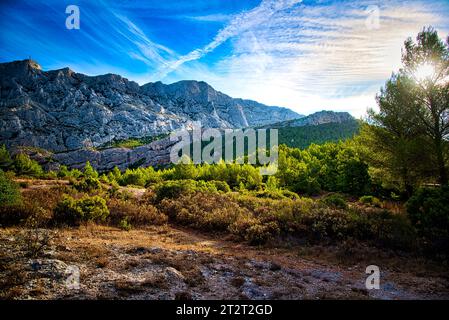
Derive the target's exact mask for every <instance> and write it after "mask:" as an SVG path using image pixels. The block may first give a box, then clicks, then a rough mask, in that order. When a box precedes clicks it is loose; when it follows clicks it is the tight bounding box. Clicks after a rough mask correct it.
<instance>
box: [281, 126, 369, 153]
mask: <svg viewBox="0 0 449 320" xmlns="http://www.w3.org/2000/svg"><path fill="white" fill-rule="evenodd" d="M359 127H360V125H359V123H358V122H357V120H355V119H352V120H348V121H343V122H340V123H336V122H330V123H323V124H318V125H306V126H300V127H284V128H278V133H279V144H286V145H287V146H289V147H293V148H301V149H304V148H307V147H308V146H309V145H311V144H312V143H315V144H323V143H326V142H337V141H339V140H346V139H349V138H352V137H353V136H354V135H355V134H357V132H358V131H359Z"/></svg>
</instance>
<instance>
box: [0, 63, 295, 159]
mask: <svg viewBox="0 0 449 320" xmlns="http://www.w3.org/2000/svg"><path fill="white" fill-rule="evenodd" d="M0 89H1V91H0V97H1V100H0V111H1V113H0V144H2V143H5V144H6V145H7V146H8V147H11V146H32V147H40V148H44V149H47V150H52V151H56V152H64V151H69V150H76V149H80V148H85V147H98V146H102V145H105V144H108V143H111V142H113V141H117V140H123V139H129V138H141V137H147V136H156V135H159V134H166V133H168V132H171V131H173V130H175V129H178V128H183V127H185V126H186V125H188V124H189V123H191V122H192V121H201V123H202V125H203V126H204V127H214V128H244V127H249V126H260V125H265V124H269V123H274V122H281V121H286V120H292V119H296V118H300V117H301V115H299V114H297V113H296V112H294V111H292V110H290V109H287V108H280V107H272V106H266V105H264V104H261V103H258V102H256V101H251V100H243V99H234V98H231V97H229V96H228V95H226V94H223V93H221V92H219V91H216V90H215V89H214V88H212V87H211V86H210V85H208V84H207V83H206V82H202V81H193V80H192V81H180V82H176V83H173V84H169V85H166V84H163V83H161V82H156V83H148V84H145V85H143V86H139V85H138V84H137V83H136V82H134V81H129V80H127V79H126V78H123V77H121V76H120V75H116V74H105V75H99V76H87V75H84V74H81V73H77V72H75V71H73V70H71V69H69V68H63V69H59V70H51V71H43V70H42V68H41V67H40V65H39V64H38V63H37V62H35V61H33V60H30V59H27V60H22V61H13V62H7V63H0Z"/></svg>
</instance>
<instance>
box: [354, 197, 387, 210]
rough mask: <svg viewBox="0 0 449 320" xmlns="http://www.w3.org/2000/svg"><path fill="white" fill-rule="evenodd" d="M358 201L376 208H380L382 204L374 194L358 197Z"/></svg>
mask: <svg viewBox="0 0 449 320" xmlns="http://www.w3.org/2000/svg"><path fill="white" fill-rule="evenodd" d="M359 202H361V203H363V204H367V205H370V206H374V207H378V208H380V207H381V205H382V202H381V201H380V200H379V199H378V198H376V197H374V196H363V197H360V199H359Z"/></svg>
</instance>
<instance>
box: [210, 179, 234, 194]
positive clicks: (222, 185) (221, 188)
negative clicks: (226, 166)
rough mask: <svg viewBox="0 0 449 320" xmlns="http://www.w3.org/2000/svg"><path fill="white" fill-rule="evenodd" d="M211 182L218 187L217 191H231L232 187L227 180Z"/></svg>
mask: <svg viewBox="0 0 449 320" xmlns="http://www.w3.org/2000/svg"><path fill="white" fill-rule="evenodd" d="M209 183H210V184H213V185H214V186H215V188H216V189H217V191H221V192H224V193H227V192H230V191H231V188H230V187H229V185H228V184H227V183H226V182H225V181H217V180H212V181H209Z"/></svg>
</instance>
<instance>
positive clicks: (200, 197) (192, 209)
mask: <svg viewBox="0 0 449 320" xmlns="http://www.w3.org/2000/svg"><path fill="white" fill-rule="evenodd" d="M229 200H230V199H228V198H225V195H222V194H218V193H215V194H211V193H207V194H205V193H202V192H198V193H196V194H183V195H181V196H179V197H178V198H177V199H164V200H163V201H162V202H161V203H160V205H159V208H160V210H161V211H163V212H165V213H166V214H167V215H168V217H169V218H170V219H171V220H173V221H174V222H177V223H179V224H182V225H187V226H191V227H194V228H198V229H203V230H205V231H212V230H213V231H226V230H227V229H228V227H229V226H230V225H231V224H232V223H234V222H235V221H236V219H237V218H238V217H239V216H240V215H245V212H246V210H245V209H244V208H240V207H239V206H238V204H236V203H234V202H233V201H229ZM246 214H248V212H246Z"/></svg>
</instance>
